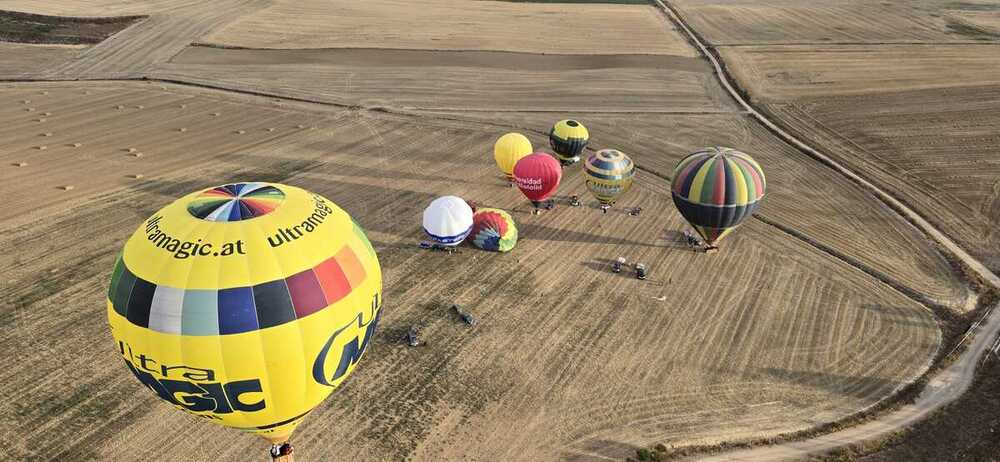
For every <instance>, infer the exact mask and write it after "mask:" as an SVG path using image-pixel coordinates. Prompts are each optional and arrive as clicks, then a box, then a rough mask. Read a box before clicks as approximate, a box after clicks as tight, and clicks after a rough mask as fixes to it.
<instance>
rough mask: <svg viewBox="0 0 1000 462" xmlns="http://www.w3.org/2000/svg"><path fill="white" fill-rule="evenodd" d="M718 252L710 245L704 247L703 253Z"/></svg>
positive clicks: (717, 249)
mask: <svg viewBox="0 0 1000 462" xmlns="http://www.w3.org/2000/svg"><path fill="white" fill-rule="evenodd" d="M718 251H719V248H718V247H716V246H714V245H710V246H706V247H705V253H717V252H718Z"/></svg>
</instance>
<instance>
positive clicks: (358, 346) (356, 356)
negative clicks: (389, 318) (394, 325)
mask: <svg viewBox="0 0 1000 462" xmlns="http://www.w3.org/2000/svg"><path fill="white" fill-rule="evenodd" d="M380 307H381V297H380V296H379V293H378V292H376V293H375V296H374V297H373V298H372V304H371V313H370V314H369V316H368V321H367V322H365V315H364V313H360V314H358V316H357V317H356V318H354V319H352V320H351V322H349V323H348V324H347V325H345V326H344V327H341V328H339V329H337V330H335V331H333V334H331V335H330V339H329V340H327V341H326V344H324V345H323V349H322V350H320V351H319V354H318V355H316V360H315V361H313V370H312V373H313V380H315V381H316V383H319V384H320V385H327V386H331V387H334V386H336V385H335V384H336V383H337V381H338V380H340V379H341V378H343V377H344V375H345V374H347V370H348V369H350V367H351V366H353V365H355V364H357V362H358V361H359V360H360V359H361V355H363V354H364V353H365V350H366V349H367V348H368V344H369V342H371V340H372V337H373V336H374V335H375V327H376V326H378V320H379V318H380V317H382V310H381V309H380ZM354 325H357V328H358V329H361V328H362V327H363V328H364V329H365V338H364V340H361V342H360V343H358V337H357V336H356V335H355V336H354V337H353V338H351V339H350V340H348V341H347V342H346V343H344V346H343V347H341V351H340V361H338V362H337V369H336V370H335V371H334V372H333V374H329V373H328V372H327V369H326V361H327V356H329V354H330V350H334V351H336V347H334V344H335V343H337V340H338V338H340V337H341V334H343V333H344V331H346V330H348V329H349V328H350V327H351V326H354ZM341 341H343V339H341Z"/></svg>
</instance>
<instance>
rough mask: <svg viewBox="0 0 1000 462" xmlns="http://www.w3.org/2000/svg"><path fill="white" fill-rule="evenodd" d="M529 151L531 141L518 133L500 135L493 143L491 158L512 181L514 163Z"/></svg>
mask: <svg viewBox="0 0 1000 462" xmlns="http://www.w3.org/2000/svg"><path fill="white" fill-rule="evenodd" d="M531 152H532V148H531V141H529V140H528V138H527V137H526V136H524V135H522V134H520V133H508V134H506V135H504V136H501V137H500V139H498V140H497V142H496V144H494V145H493V159H494V160H495V161H496V163H497V167H500V171H501V172H503V174H504V175H506V176H507V179H508V180H510V181H514V165H516V164H517V161H519V160H521V158H522V157H524V156H526V155H528V154H531Z"/></svg>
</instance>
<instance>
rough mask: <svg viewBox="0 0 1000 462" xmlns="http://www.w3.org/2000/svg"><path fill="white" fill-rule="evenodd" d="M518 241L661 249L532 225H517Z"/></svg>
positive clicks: (654, 245) (645, 243)
mask: <svg viewBox="0 0 1000 462" xmlns="http://www.w3.org/2000/svg"><path fill="white" fill-rule="evenodd" d="M517 230H518V233H517V234H518V239H537V240H542V241H557V242H583V243H588V244H607V245H635V246H641V247H662V246H659V245H656V244H653V243H650V242H639V241H634V240H631V239H625V238H620V237H609V236H599V235H597V234H590V233H585V232H582V231H574V230H568V229H559V228H553V227H551V226H545V225H537V224H534V223H525V222H524V221H521V222H519V223H517Z"/></svg>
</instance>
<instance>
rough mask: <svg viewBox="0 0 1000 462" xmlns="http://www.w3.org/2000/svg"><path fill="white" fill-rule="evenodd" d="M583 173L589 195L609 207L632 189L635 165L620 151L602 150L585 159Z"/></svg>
mask: <svg viewBox="0 0 1000 462" xmlns="http://www.w3.org/2000/svg"><path fill="white" fill-rule="evenodd" d="M583 173H584V177H585V178H586V180H587V189H589V190H590V193H591V194H593V195H594V197H596V198H597V200H598V201H599V202H600V203H601V204H604V205H611V204H614V203H615V201H617V200H618V197H619V196H621V195H622V194H624V193H625V192H626V191H628V190H629V188H631V187H632V179H633V178H634V177H635V165H634V164H633V163H632V159H630V158H629V156H627V155H625V153H623V152H621V151H618V150H615V149H602V150H600V151H597V152H596V153H594V154H591V155H590V157H588V158H587V161H586V162H584V164H583Z"/></svg>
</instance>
